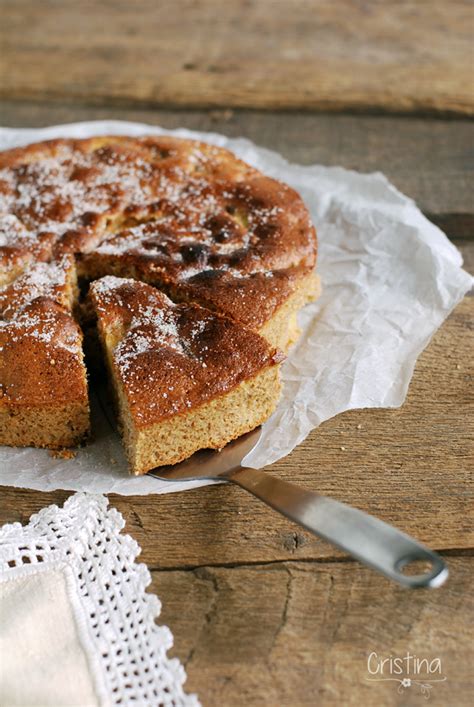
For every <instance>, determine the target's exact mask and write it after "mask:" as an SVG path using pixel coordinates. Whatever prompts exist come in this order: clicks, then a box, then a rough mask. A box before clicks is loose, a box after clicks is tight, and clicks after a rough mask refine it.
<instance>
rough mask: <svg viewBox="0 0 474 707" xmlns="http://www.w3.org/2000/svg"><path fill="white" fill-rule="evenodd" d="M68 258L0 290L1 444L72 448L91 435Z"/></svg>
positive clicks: (72, 267) (32, 269)
mask: <svg viewBox="0 0 474 707" xmlns="http://www.w3.org/2000/svg"><path fill="white" fill-rule="evenodd" d="M75 297H76V273H75V264H74V258H73V257H71V256H65V257H63V258H60V259H59V260H58V261H54V262H51V263H42V262H40V263H36V264H35V265H33V266H31V267H30V269H29V270H28V271H27V272H25V273H23V274H22V275H21V276H20V277H18V278H17V279H16V280H14V281H13V282H11V283H10V284H9V285H7V286H5V287H3V288H0V444H5V445H10V446H34V447H49V448H51V449H56V448H60V447H69V446H74V445H76V444H78V443H79V442H81V441H82V440H83V439H84V438H85V436H86V435H87V433H88V431H89V402H88V393H87V376H86V370H85V366H84V362H83V355H82V333H81V330H80V328H79V327H78V325H77V323H76V322H75V320H74V318H73V316H72V307H73V303H74V301H75Z"/></svg>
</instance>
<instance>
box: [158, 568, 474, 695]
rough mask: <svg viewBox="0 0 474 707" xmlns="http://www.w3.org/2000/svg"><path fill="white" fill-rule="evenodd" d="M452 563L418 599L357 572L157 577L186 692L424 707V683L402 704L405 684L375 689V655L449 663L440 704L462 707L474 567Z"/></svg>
mask: <svg viewBox="0 0 474 707" xmlns="http://www.w3.org/2000/svg"><path fill="white" fill-rule="evenodd" d="M448 561H449V566H450V570H451V577H450V579H449V581H448V583H447V584H446V585H445V586H444V587H442V588H441V589H439V590H436V591H430V590H420V591H417V592H408V591H406V590H403V589H400V588H399V587H396V586H394V585H393V584H390V583H389V582H388V581H385V580H381V579H380V578H379V577H378V576H376V575H375V574H374V573H373V572H371V571H370V570H368V569H365V568H362V567H360V566H358V565H356V564H355V563H352V562H348V563H321V564H320V563H318V564H311V563H310V564H308V563H304V564H302V563H296V562H295V563H293V562H291V563H276V564H272V565H257V566H255V567H239V568H200V569H198V570H195V571H173V572H153V583H152V587H151V589H152V591H154V592H157V593H158V595H159V596H160V598H161V600H162V602H163V610H162V614H161V616H160V618H159V622H163V623H165V624H167V625H169V626H170V627H171V629H172V631H173V634H174V638H175V647H174V649H173V654H174V655H177V656H179V658H180V659H181V660H182V661H184V663H185V664H186V671H187V674H188V681H187V683H186V688H187V689H188V690H190V691H196V692H197V693H198V694H199V696H200V698H201V700H202V702H203V704H205V705H208V706H209V707H212V706H213V705H216V706H217V705H226V707H232V706H233V705H236V706H237V705H244V704H245V705H250V704H251V705H268V706H271V707H274V705H279V706H281V707H303V706H309V705H311V706H313V705H320V706H321V707H326V706H328V705H355V706H357V707H358V706H359V705H362V704H363V705H368V707H371V706H372V705H373V706H374V707H379V705H384V706H385V707H391V706H392V705H393V706H395V705H404V706H407V707H408V706H411V705H415V706H416V705H419V704H421V702H424V699H423V696H422V695H421V692H420V687H419V686H417V685H415V684H413V685H412V686H411V687H410V688H409V689H406V690H403V694H401V695H400V694H399V693H398V692H397V687H398V685H399V684H398V683H396V682H368V681H367V680H366V677H370V674H369V673H368V670H367V659H368V656H369V654H370V653H371V652H376V653H377V654H378V656H379V657H380V658H382V657H387V658H388V657H389V656H390V655H392V656H394V657H395V656H400V657H404V656H406V654H407V652H409V653H410V654H411V655H412V656H413V655H416V656H417V657H418V658H427V659H429V660H430V661H431V660H433V659H434V658H439V659H440V661H441V669H442V672H443V675H444V676H446V678H447V680H446V682H445V683H432V685H433V687H432V693H431V700H432V701H433V704H445V705H446V704H451V705H456V706H457V707H462V706H463V705H470V704H472V690H473V688H474V682H473V676H472V660H473V658H474V651H473V644H472V629H473V626H472V618H473V609H474V607H473V594H472V591H471V587H472V581H473V579H474V572H473V569H474V558H449V560H448ZM433 677H436V675H433ZM424 682H429V680H425V681H424ZM431 700H430V701H431Z"/></svg>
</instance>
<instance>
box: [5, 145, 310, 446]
mask: <svg viewBox="0 0 474 707" xmlns="http://www.w3.org/2000/svg"><path fill="white" fill-rule="evenodd" d="M316 251H317V244H316V234H315V231H314V227H313V226H312V224H311V221H310V218H309V214H308V211H307V209H306V208H305V206H304V203H303V201H302V199H301V198H300V197H299V195H298V194H297V193H296V192H295V191H294V190H293V189H291V188H290V187H288V186H287V185H285V184H282V183H281V182H278V181H276V180H274V179H271V178H269V177H266V176H264V175H263V174H261V173H260V172H259V171H257V170H256V169H254V168H252V167H250V166H249V165H247V164H246V163H244V162H242V161H241V160H239V159H237V158H236V157H235V156H234V155H233V154H232V153H231V152H229V151H227V150H224V149H222V148H218V147H215V146H212V145H208V144H206V143H201V142H197V141H192V140H184V139H178V138H172V137H165V136H159V137H155V136H153V137H142V138H130V137H96V138H90V139H87V140H71V139H65V140H53V141H49V142H44V143H38V144H34V145H29V146H27V147H23V148H17V149H13V150H9V151H6V152H3V153H0V337H1V338H2V342H1V344H0V345H2V346H3V349H1V350H0V396H1V397H0V444H2V443H3V444H15V445H21V444H23V443H24V444H37V445H38V446H58V444H64V443H66V444H69V443H76V442H77V441H79V439H80V438H81V436H83V435H84V434H85V433H86V432H87V429H84V427H87V425H84V424H81V425H79V426H78V425H77V424H75V423H74V422H72V421H71V420H69V419H67V420H66V419H65V424H66V427H67V428H68V429H69V430H70V431H71V434H70V435H69V436H68V434H63V433H62V432H61V433H57V434H56V435H52V437H51V439H50V440H48V433H47V425H46V426H45V423H44V422H43V423H42V425H41V427H42V429H41V430H38V439H37V440H36V442H35V439H34V434H32V432H31V429H30V430H29V432H25V435H24V442H22V433H21V427H22V425H23V426H24V427H25V426H28V425H29V426H30V428H31V424H32V422H31V421H32V419H34V416H35V414H36V413H38V411H39V409H41V410H45V409H46V410H53V408H54V406H55V405H56V404H57V405H59V404H60V407H61V411H62V412H61V414H62V415H63V416H64V409H65V406H66V407H67V405H68V403H71V405H72V408H73V409H74V410H76V408H77V404H78V403H77V399H75V400H72V399H71V400H70V401H69V400H66V399H64V396H62V397H61V391H60V390H59V389H58V380H57V376H58V375H60V373H61V371H60V370H57V369H56V370H55V375H54V376H51V385H50V386H49V387H48V385H47V384H44V385H43V388H44V390H43V388H42V396H38V395H33V393H34V392H35V388H37V385H36V383H35V379H34V378H35V376H36V377H38V376H39V377H40V379H41V380H42V383H44V380H46V379H47V376H45V374H43V377H41V375H40V373H39V372H38V371H37V370H36V368H37V367H31V368H32V369H33V368H34V371H33V370H31V376H30V367H29V366H28V360H27V359H28V356H27V354H26V352H27V351H28V348H29V347H28V344H25V341H24V340H23V342H22V344H21V346H22V349H21V350H22V360H23V364H22V371H23V380H22V381H21V386H20V384H19V382H18V381H17V382H16V381H15V377H16V376H20V375H21V373H20V372H19V371H16V373H13V372H12V370H11V369H12V366H11V360H12V357H13V358H14V352H15V347H20V344H19V343H18V342H19V341H20V339H21V338H22V337H21V326H20V323H21V322H23V321H24V320H25V317H26V318H28V311H30V310H31V311H32V312H34V316H35V317H36V318H37V320H38V317H39V320H38V321H37V325H36V326H35V325H31V326H29V327H26V325H25V331H28V334H25V337H26V338H27V337H30V339H31V342H32V343H34V345H35V346H36V347H38V346H43V348H44V349H45V351H44V352H43V354H44V356H46V358H48V356H47V354H48V351H47V349H48V346H49V347H51V348H52V349H53V348H55V350H56V354H58V351H59V353H61V350H62V349H61V346H63V344H62V343H61V342H62V340H63V339H64V338H65V337H61V336H56V335H54V336H53V335H51V336H50V337H49V340H48V337H47V336H45V335H44V334H42V332H43V331H44V329H45V328H46V329H47V327H48V324H47V321H46V320H45V322H43V320H42V319H41V312H42V311H44V312H45V314H44V317H46V319H47V317H49V319H51V316H52V315H51V308H53V309H54V311H55V312H56V314H57V315H59V310H60V313H61V315H64V316H65V317H67V318H68V319H69V320H71V321H69V322H68V326H74V325H75V323H74V313H75V312H77V307H75V306H74V305H71V297H69V298H64V297H63V298H62V299H61V298H58V297H57V296H56V297H55V296H54V293H55V292H56V293H57V291H58V287H59V286H60V285H61V283H63V282H65V281H66V279H67V278H65V268H66V264H67V272H68V273H69V272H70V270H71V261H72V262H73V263H75V268H76V271H77V275H78V277H79V280H80V282H81V283H90V282H92V281H95V280H98V279H100V278H103V277H108V276H115V277H117V278H125V279H128V280H130V279H133V280H135V281H138V282H142V283H146V284H147V285H151V286H153V287H154V288H157V289H158V290H160V291H161V292H162V293H163V295H165V296H166V297H167V298H169V299H170V302H172V303H175V304H180V305H185V306H186V305H189V306H190V307H192V308H194V309H195V307H196V306H200V307H203V308H205V309H206V310H207V311H209V312H212V313H213V315H214V316H215V317H217V318H219V317H225V318H228V319H230V320H232V321H233V323H234V325H236V326H240V327H242V328H243V329H245V330H252V335H254V334H258V335H260V336H261V337H263V339H264V340H265V345H267V346H268V347H269V350H272V351H275V350H276V349H279V350H281V351H287V350H288V348H289V346H290V345H291V343H293V342H294V341H295V340H296V338H297V326H296V313H297V311H298V310H299V309H300V308H301V307H302V306H303V305H304V304H305V303H306V302H308V301H310V300H312V299H314V298H315V297H316V296H317V292H318V279H317V277H316V275H315V274H314V268H315V263H316ZM45 264H47V267H46V266H45ZM56 280H57V281H56ZM71 287H72V286H71ZM73 289H74V288H73ZM81 289H83V290H84V289H86V288H81ZM70 290H71V288H70ZM18 291H21V292H22V296H21V297H18ZM71 291H72V290H71ZM74 291H75V292H76V295H77V288H75V289H74ZM25 292H26V294H25ZM1 303H3V305H2V304H1ZM39 304H41V306H38V305H39ZM2 306H3V309H2ZM170 306H171V305H170ZM194 309H193V311H194ZM38 312H40V314H38ZM32 316H33V315H32ZM55 316H56V315H55ZM95 316H97V313H96V314H95ZM193 316H195V315H193ZM56 319H57V316H56ZM48 321H49V320H48ZM55 326H56V327H57V326H58V324H57V322H56V321H55ZM76 326H77V325H76ZM99 329H100V327H99ZM222 330H223V331H224V330H226V327H224V326H222ZM19 331H20V334H19ZM35 332H36V333H35ZM31 337H32V338H31ZM66 338H67V337H66ZM236 341H239V337H238V336H236ZM213 345H215V346H218V342H214V344H213ZM5 347H6V348H5ZM25 347H26V348H25ZM5 351H6V352H7V353H5ZM2 352H3V353H2ZM237 353H238V352H236V355H237ZM43 354H41V355H42V356H43ZM272 356H274V355H273V354H271V356H270V357H272ZM25 357H26V360H25ZM32 357H33V358H35V356H34V355H33V354H32ZM37 358H38V356H37V355H36V358H35V360H36V359H37ZM40 358H41V357H40ZM51 358H52V359H53V360H56V359H57V360H58V361H59V360H62V358H64V356H63V357H62V358H61V356H60V355H56V358H55V353H54V352H53V353H52V354H51ZM79 359H81V356H79V358H78V365H79ZM278 360H281V357H280V358H279V359H278ZM8 361H10V363H8ZM81 361H82V359H81ZM53 365H54V364H53ZM80 365H82V366H83V365H84V364H83V362H82V363H81V364H80ZM70 368H71V365H69V368H67V367H66V368H65V369H64V374H65V375H67V371H68V370H69V369H70ZM254 373H255V372H254ZM214 374H215V372H214ZM80 375H81V376H83V377H85V374H84V372H82V373H81V374H80ZM29 378H31V380H29ZM223 379H224V380H225V379H226V377H225V376H223ZM81 380H82V378H81ZM214 384H215V381H214ZM160 385H161V388H162V385H163V382H161V383H160ZM66 387H67V386H66ZM69 388H71V390H74V389H76V388H77V385H76V386H69ZM161 388H160V389H161ZM28 389H31V398H32V399H31V401H30V400H28V397H29V396H28ZM229 392H230V390H229V389H225V390H222V391H220V393H221V394H223V395H224V394H228V393H229ZM234 392H235V391H234ZM170 393H172V391H170ZM81 400H84V390H83V384H82V392H81ZM30 403H31V405H30ZM196 405H197V407H199V401H195V402H194V403H193V407H194V408H195V409H196ZM38 406H39V407H38ZM29 407H33V408H35V407H36V410H33V414H32V415H30V416H28V415H27V414H25V410H27V409H28V408H29ZM180 414H183V413H182V412H181V413H180ZM84 416H85V417H87V414H86V411H85V409H84V406H83V408H82V410H81V420H83V419H85V417H84ZM66 417H67V415H66ZM55 419H56V420H57V415H56V418H55ZM20 420H24V422H21V421H20ZM13 421H15V424H13ZM13 427H15V434H14V435H12V434H11V430H12V429H13ZM9 430H10V431H9ZM239 432H240V433H241V431H240V428H239ZM234 436H235V435H234ZM229 439H232V435H231V436H230V437H229ZM58 440H60V442H58ZM64 440H67V441H66V442H65V441H64ZM214 446H215V445H214Z"/></svg>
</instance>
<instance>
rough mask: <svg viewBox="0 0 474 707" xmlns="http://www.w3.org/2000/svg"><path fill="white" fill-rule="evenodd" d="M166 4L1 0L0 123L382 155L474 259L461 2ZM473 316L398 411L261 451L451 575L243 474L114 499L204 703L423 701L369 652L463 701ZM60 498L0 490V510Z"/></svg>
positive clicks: (473, 538)
mask: <svg viewBox="0 0 474 707" xmlns="http://www.w3.org/2000/svg"><path fill="white" fill-rule="evenodd" d="M178 5H179V6H176V5H173V4H172V3H153V2H151V1H150V2H146V1H145V0H142V1H141V2H135V3H125V2H119V1H118V0H117V1H116V2H109V3H99V2H83V3H67V2H66V3H56V2H53V1H52V0H47V1H46V0H44V1H43V2H41V3H36V2H34V1H33V0H27V1H21V2H9V1H8V0H0V12H1V14H2V22H1V24H0V41H1V46H2V47H3V48H4V51H3V63H2V65H1V68H0V78H1V80H0V95H2V97H3V99H4V100H3V101H2V106H1V116H0V123H1V124H2V125H11V126H41V125H48V124H54V123H60V122H67V121H76V120H84V119H94V118H122V119H131V120H141V121H144V122H149V123H155V124H160V125H163V126H165V127H178V126H185V127H188V128H199V129H201V130H214V131H218V132H224V133H226V134H228V135H233V136H234V135H245V136H246V137H249V138H250V139H252V140H254V141H255V142H257V143H259V144H261V145H265V146H268V147H271V148H273V149H276V150H278V151H280V152H281V153H282V154H284V155H285V156H286V157H288V158H289V159H291V160H294V161H297V162H301V163H313V162H319V163H323V164H339V165H343V166H345V167H350V168H354V169H358V170H361V171H370V170H376V169H377V170H381V171H383V172H384V173H385V174H386V175H387V176H388V177H389V178H390V179H391V180H392V181H393V183H394V184H395V185H396V186H397V187H399V188H400V189H401V190H402V191H404V192H405V193H407V194H409V195H410V196H412V197H413V198H414V199H416V200H417V202H418V203H419V205H420V207H421V208H422V210H423V211H424V212H425V213H426V214H427V215H428V217H429V218H430V219H432V220H433V221H434V222H435V223H437V224H439V225H440V226H441V227H442V228H443V229H444V230H445V231H446V232H447V234H448V235H449V236H450V237H451V238H452V239H453V241H454V242H455V243H456V245H457V246H458V247H459V248H460V249H461V251H462V252H463V254H464V257H465V260H466V267H467V268H468V269H470V270H471V271H472V270H473V269H474V243H473V241H472V240H470V239H471V238H472V233H473V224H474V205H473V199H472V172H473V162H472V145H473V126H472V122H471V121H470V119H469V117H470V116H472V115H473V113H474V99H473V93H472V76H471V73H470V72H471V70H472V65H470V59H469V57H470V56H471V57H472V53H471V55H469V52H470V51H471V49H470V48H469V46H468V42H469V34H470V32H469V29H470V27H472V12H471V11H470V9H469V7H470V6H469V4H468V3H467V2H460V1H455V2H450V3H447V2H442V1H441V0H440V1H439V2H438V1H436V0H433V2H426V3H419V2H415V0H413V1H405V2H403V3H393V2H392V3H391V2H387V3H385V2H377V3H351V2H349V1H347V2H344V0H337V1H335V2H329V1H327V2H325V1H321V2H305V1H303V0H298V1H297V2H294V3H283V2H280V1H279V0H274V1H273V2H270V1H267V2H262V1H260V2H251V0H242V1H241V2H238V1H237V0H234V1H233V2H229V3H227V4H223V3H222V4H219V3H216V2H211V0H207V1H204V0H199V1H194V2H182V3H178ZM86 42H88V48H87V51H86V49H85V43H86ZM255 108H258V110H255ZM288 108H291V109H292V110H291V112H288V110H286V109H288ZM184 109H186V110H184ZM324 111H326V112H324ZM328 111H334V112H332V113H328ZM469 150H471V156H469ZM472 330H473V299H472V298H466V299H465V300H464V301H463V302H462V303H461V304H460V305H459V306H458V307H457V308H456V310H455V311H454V312H453V313H452V314H451V316H450V317H449V319H448V320H447V322H446V323H445V325H444V326H443V327H442V328H441V330H440V331H439V332H438V333H437V334H436V335H435V337H434V338H433V340H432V342H431V343H430V345H429V346H428V348H427V349H426V351H424V353H423V354H422V355H421V356H420V359H419V361H418V364H417V366H416V370H415V374H414V377H413V381H412V384H411V386H410V391H409V394H408V398H407V401H406V403H405V404H404V406H403V407H402V408H401V409H400V410H362V411H354V412H349V413H346V414H344V415H340V416H339V417H337V418H335V419H333V420H330V421H329V422H326V423H325V424H324V425H322V426H321V427H320V428H319V429H318V430H316V431H314V432H313V433H312V434H311V435H310V436H309V438H308V439H307V440H306V441H305V442H304V443H303V444H302V445H301V446H300V447H299V448H298V449H296V450H295V452H294V453H293V454H291V455H290V456H289V457H288V458H287V459H284V460H282V461H281V462H279V463H278V464H276V465H275V467H274V472H275V473H276V474H278V475H279V476H280V477H281V478H284V479H289V480H292V481H294V482H296V483H299V484H301V485H305V486H307V487H308V488H310V489H314V490H315V491H316V490H317V491H319V492H321V493H324V494H327V495H330V496H333V497H335V498H337V499H340V500H342V501H345V502H347V503H349V504H352V505H355V506H358V507H359V508H362V509H363V510H366V511H369V512H370V513H373V514H376V515H378V516H379V517H380V518H382V519H383V520H386V521H388V522H389V523H394V524H396V525H397V526H399V527H400V528H402V529H403V530H405V531H406V532H408V533H411V534H413V535H414V536H415V537H417V538H418V539H420V540H422V541H423V542H425V543H426V544H428V545H430V546H431V547H432V548H434V549H436V550H438V551H439V552H441V553H442V554H443V555H444V556H445V557H446V559H447V561H448V564H449V567H450V570H451V577H450V579H449V581H448V583H447V584H446V586H444V587H443V588H441V589H439V590H436V591H428V590H419V591H416V592H408V591H406V590H403V589H399V588H398V587H396V586H394V585H392V584H390V583H389V582H388V581H386V580H385V579H383V578H381V577H380V576H378V575H377V574H375V573H374V572H372V571H370V570H368V569H366V568H365V567H362V566H360V565H359V564H358V563H356V562H354V561H352V560H351V559H350V558H348V557H346V556H344V555H343V554H342V553H340V552H338V551H337V550H335V549H334V548H332V547H330V546H329V545H327V544H326V543H324V542H322V541H319V540H317V539H315V538H313V537H312V536H310V535H308V533H306V532H303V531H301V530H300V529H299V528H297V527H296V526H294V525H293V524H291V523H290V522H288V521H286V520H285V519H283V518H281V517H279V516H277V515H276V514H275V513H273V512H272V511H271V510H269V509H267V508H265V507H264V506H263V505H261V504H260V503H259V502H258V501H257V500H255V499H253V498H252V497H250V496H248V495H247V494H246V493H244V492H243V491H241V490H239V489H238V488H234V487H223V486H219V487H208V488H204V489H200V490H196V491H190V492H187V493H181V494H173V495H167V496H161V497H148V498H143V497H128V498H122V497H119V496H111V497H110V502H111V504H113V505H114V506H116V507H117V508H118V509H119V510H120V511H121V512H122V513H123V515H124V517H125V519H126V523H127V525H126V529H127V531H128V532H130V533H131V534H132V535H133V536H134V537H135V538H136V540H137V541H138V542H139V543H140V545H141V546H142V548H143V552H142V556H141V559H142V560H143V561H144V562H146V563H147V564H148V566H149V568H150V570H151V572H152V577H153V584H152V587H151V590H152V591H156V592H157V593H158V594H159V596H160V598H161V600H162V602H163V611H162V614H161V618H160V620H162V621H163V622H165V623H167V624H168V625H169V626H170V627H171V630H172V631H173V633H174V636H175V646H174V649H173V654H174V655H176V656H178V657H179V658H180V659H181V660H182V661H183V662H184V664H185V666H186V670H187V673H188V682H187V688H188V689H189V690H190V691H191V690H192V691H196V692H198V693H199V695H200V698H201V700H202V701H203V703H204V704H205V705H225V706H227V705H229V706H230V705H269V706H271V707H273V706H277V705H278V706H280V705H288V706H291V707H298V706H299V705H316V704H317V705H352V704H353V705H360V704H366V705H381V704H383V705H417V704H421V703H423V701H424V700H423V697H422V696H421V694H420V692H419V691H418V692H416V691H415V690H414V689H410V690H406V691H405V692H404V694H403V695H400V694H398V692H397V689H396V685H395V684H394V683H369V682H367V681H366V677H367V675H368V673H367V658H368V656H369V654H370V653H371V652H372V651H375V652H376V653H377V654H378V655H379V656H384V657H388V656H390V655H399V656H400V655H401V656H404V655H406V653H407V651H409V652H410V653H411V654H416V655H418V656H420V657H429V658H430V659H431V658H435V657H439V658H440V659H441V661H442V669H443V673H444V674H445V675H446V676H447V681H446V683H443V684H441V685H438V686H436V687H434V688H433V692H432V696H431V701H432V702H433V703H434V704H452V705H467V704H469V703H470V694H471V692H472V687H473V685H472V658H473V648H472V621H473V615H474V612H473V606H472V604H473V598H472V597H473V593H472V580H473V567H474V559H473V556H472V555H473V548H474V531H473V513H472V510H473V487H472V471H473V428H472V412H473V405H472V374H473V367H472V343H473V337H472ZM67 496H68V493H66V492H60V491H58V492H54V493H38V492H35V491H25V490H19V489H12V488H2V496H1V501H0V522H1V523H4V522H7V521H9V522H12V521H20V522H26V521H27V520H28V517H29V515H30V514H31V513H33V512H35V511H37V510H39V509H40V508H41V507H43V506H45V505H47V504H50V503H62V502H63V501H64V499H65V498H66V497H67Z"/></svg>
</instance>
